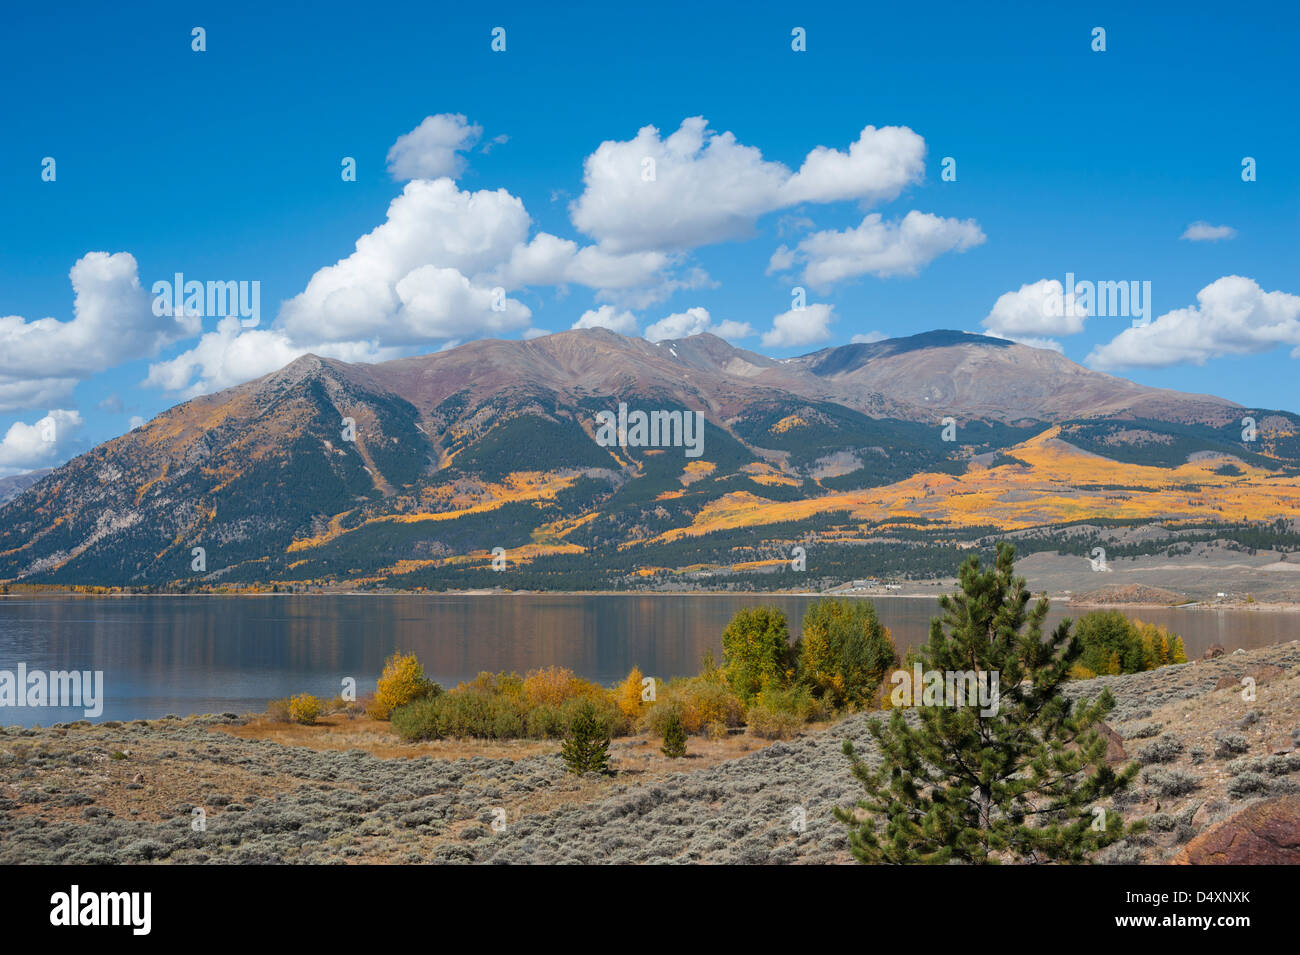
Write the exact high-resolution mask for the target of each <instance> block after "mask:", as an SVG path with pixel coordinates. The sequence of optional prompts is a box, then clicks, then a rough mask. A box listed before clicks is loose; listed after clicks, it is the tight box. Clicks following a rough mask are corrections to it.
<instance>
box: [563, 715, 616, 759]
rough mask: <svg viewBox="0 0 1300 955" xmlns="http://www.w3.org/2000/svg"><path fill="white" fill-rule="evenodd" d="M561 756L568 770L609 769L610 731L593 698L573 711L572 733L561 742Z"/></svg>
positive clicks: (570, 726) (570, 728)
mask: <svg viewBox="0 0 1300 955" xmlns="http://www.w3.org/2000/svg"><path fill="white" fill-rule="evenodd" d="M560 757H561V758H562V759H563V760H564V764H565V765H566V766H568V767H569V772H571V773H577V774H578V775H579V776H581V775H582V774H583V773H607V772H609V733H608V732H606V730H605V728H604V727H603V726H601V725H600V721H599V720H598V719H597V718H596V707H595V706H594V705H593V704H592V703H591V702H590V701H588V702H586V703H583V704H582V705H581V706H580V707H578V710H577V712H576V713H574V714H573V721H572V722H571V723H570V724H569V733H568V735H567V736H566V737H565V738H564V742H563V743H562V744H561V745H560Z"/></svg>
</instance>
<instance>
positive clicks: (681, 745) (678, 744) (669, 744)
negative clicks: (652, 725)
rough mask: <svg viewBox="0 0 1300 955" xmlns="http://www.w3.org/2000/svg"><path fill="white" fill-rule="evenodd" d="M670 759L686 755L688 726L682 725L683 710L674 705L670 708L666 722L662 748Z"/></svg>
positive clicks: (661, 750)
mask: <svg viewBox="0 0 1300 955" xmlns="http://www.w3.org/2000/svg"><path fill="white" fill-rule="evenodd" d="M660 752H662V753H663V754H664V755H665V756H667V757H668V758H669V759H681V758H682V757H683V756H685V755H686V727H684V726H682V714H681V711H680V710H678V709H677V708H675V707H673V708H671V709H670V710H669V712H668V716H667V719H666V720H665V723H664V745H663V747H662V748H661V749H660Z"/></svg>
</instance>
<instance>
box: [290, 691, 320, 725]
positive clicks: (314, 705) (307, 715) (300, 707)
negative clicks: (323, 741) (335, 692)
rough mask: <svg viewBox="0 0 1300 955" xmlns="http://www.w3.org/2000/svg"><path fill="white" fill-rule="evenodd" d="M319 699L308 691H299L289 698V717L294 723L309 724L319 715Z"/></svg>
mask: <svg viewBox="0 0 1300 955" xmlns="http://www.w3.org/2000/svg"><path fill="white" fill-rule="evenodd" d="M320 711H321V701H320V700H319V699H318V698H317V697H314V696H312V695H311V694H310V693H299V694H298V695H297V696H295V697H291V698H290V700H289V718H290V719H291V720H293V721H294V722H295V723H302V724H303V725H305V726H310V725H311V724H313V723H315V722H316V717H318V716H320Z"/></svg>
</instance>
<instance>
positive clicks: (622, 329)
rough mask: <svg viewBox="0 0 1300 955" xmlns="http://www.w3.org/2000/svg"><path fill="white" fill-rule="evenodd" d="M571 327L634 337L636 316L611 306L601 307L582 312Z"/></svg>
mask: <svg viewBox="0 0 1300 955" xmlns="http://www.w3.org/2000/svg"><path fill="white" fill-rule="evenodd" d="M573 327H574V328H608V329H609V330H610V331H611V332H618V333H619V334H620V335H635V334H636V316H635V315H633V314H632V313H631V312H625V311H620V310H619V309H617V308H615V307H614V306H613V305H602V306H600V308H597V309H591V310H589V311H586V312H583V313H582V315H581V317H580V318H579V319H578V320H577V321H576V322H574V323H573Z"/></svg>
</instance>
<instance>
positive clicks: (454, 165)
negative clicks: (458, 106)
mask: <svg viewBox="0 0 1300 955" xmlns="http://www.w3.org/2000/svg"><path fill="white" fill-rule="evenodd" d="M482 135H483V127H482V126H475V125H471V124H470V122H469V120H467V119H466V118H465V117H464V116H462V115H461V114H460V113H439V114H437V115H436V116H426V117H425V118H424V121H423V122H421V123H420V125H419V126H417V127H415V129H413V130H411V131H410V132H409V133H405V134H403V135H401V136H398V137H397V142H395V143H393V145H392V147H391V148H390V149H389V150H388V174H389V175H390V176H392V177H393V178H394V179H397V180H399V181H403V180H406V179H438V178H440V177H442V176H450V177H451V178H453V179H454V178H455V177H457V176H459V175H460V174H461V172H462V171H464V168H465V160H464V158H463V157H462V156H461V155H460V153H462V152H464V151H465V150H468V149H471V148H472V147H473V146H474V144H475V143H476V142H478V140H479V137H480V136H482ZM497 138H498V139H500V137H497ZM495 141H496V140H494V142H495Z"/></svg>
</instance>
